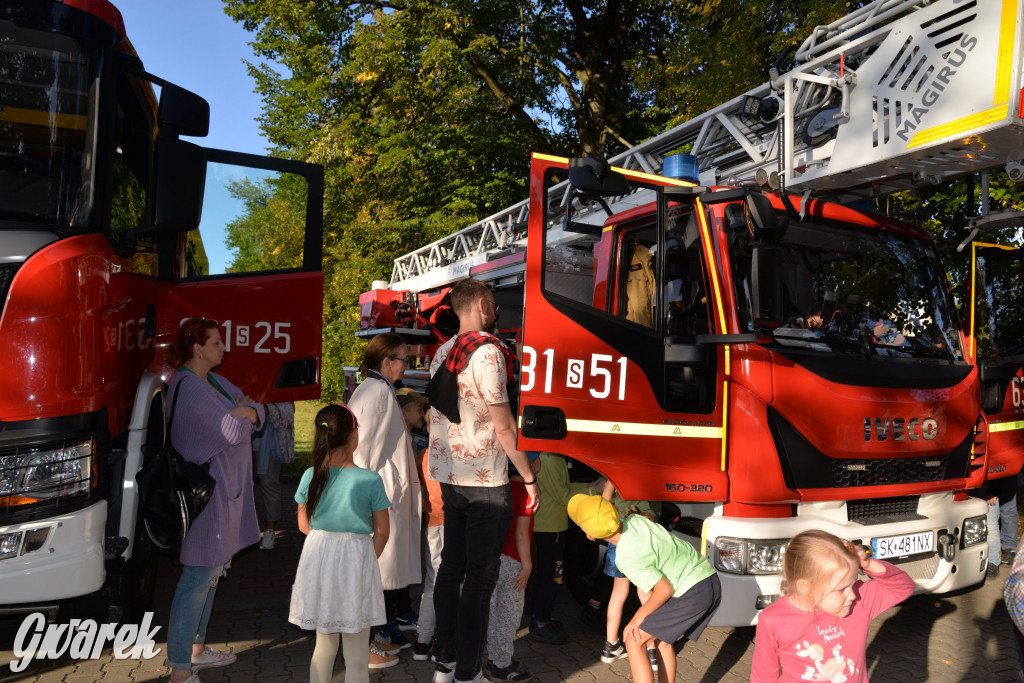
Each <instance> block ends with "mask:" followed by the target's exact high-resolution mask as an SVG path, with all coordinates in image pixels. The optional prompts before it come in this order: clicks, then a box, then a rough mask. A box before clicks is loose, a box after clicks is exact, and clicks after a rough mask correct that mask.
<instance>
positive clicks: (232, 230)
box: [225, 174, 306, 273]
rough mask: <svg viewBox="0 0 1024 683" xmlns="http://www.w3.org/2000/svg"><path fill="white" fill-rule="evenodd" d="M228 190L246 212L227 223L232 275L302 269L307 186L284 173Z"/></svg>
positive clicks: (230, 186)
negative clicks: (231, 257) (231, 255)
mask: <svg viewBox="0 0 1024 683" xmlns="http://www.w3.org/2000/svg"><path fill="white" fill-rule="evenodd" d="M228 191H229V192H230V193H231V196H232V197H234V198H235V199H238V200H240V201H241V202H242V203H243V206H244V213H242V214H241V215H239V217H237V218H235V219H234V220H232V221H229V222H228V224H227V235H226V236H225V244H226V246H227V247H228V248H229V249H231V250H232V252H233V253H234V258H233V259H232V261H231V263H230V264H228V267H227V272H229V273H236V272H238V273H247V272H258V271H264V270H281V269H286V268H301V267H302V246H303V238H304V236H305V226H306V183H305V180H304V179H303V178H302V177H301V176H296V175H294V174H284V175H281V176H278V177H271V178H266V179H263V180H259V181H253V180H250V179H249V178H245V179H243V180H236V181H231V182H230V183H229V184H228Z"/></svg>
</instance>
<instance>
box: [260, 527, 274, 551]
mask: <svg viewBox="0 0 1024 683" xmlns="http://www.w3.org/2000/svg"><path fill="white" fill-rule="evenodd" d="M274 540H275V538H274V530H273V529H264V530H263V535H262V536H260V550H273V549H274Z"/></svg>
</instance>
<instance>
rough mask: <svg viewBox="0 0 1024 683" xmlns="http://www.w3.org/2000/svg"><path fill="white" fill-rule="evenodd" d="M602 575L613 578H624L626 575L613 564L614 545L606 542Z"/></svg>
mask: <svg viewBox="0 0 1024 683" xmlns="http://www.w3.org/2000/svg"><path fill="white" fill-rule="evenodd" d="M604 575H605V576H610V577H612V578H613V579H624V578H626V575H625V574H623V573H622V572H620V571H619V568H618V567H616V566H615V546H614V545H612V544H611V543H609V544H608V552H607V553H606V554H605V556H604Z"/></svg>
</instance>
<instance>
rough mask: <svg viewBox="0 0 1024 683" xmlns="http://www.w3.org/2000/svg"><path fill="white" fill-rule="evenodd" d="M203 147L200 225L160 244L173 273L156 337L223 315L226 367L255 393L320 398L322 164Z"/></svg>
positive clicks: (166, 269) (167, 273)
mask: <svg viewBox="0 0 1024 683" xmlns="http://www.w3.org/2000/svg"><path fill="white" fill-rule="evenodd" d="M185 144H187V143H185ZM202 153H203V156H204V157H205V182H204V183H203V186H202V190H201V192H202V194H201V197H202V207H203V208H202V216H201V218H200V220H199V223H198V228H196V229H194V230H190V231H188V232H179V233H177V234H173V235H170V236H168V237H165V238H163V239H164V240H165V241H167V242H168V244H167V248H166V249H159V247H158V249H159V251H160V252H161V261H160V267H161V279H162V280H165V282H162V283H161V285H162V287H161V290H160V293H159V298H158V304H157V307H156V309H157V314H156V336H157V343H158V345H160V346H166V345H167V344H168V343H169V342H170V341H171V340H172V339H173V338H174V335H175V334H176V332H177V330H178V327H179V326H180V325H181V322H182V320H184V319H186V318H190V317H198V316H203V317H207V318H214V319H215V320H217V321H218V322H219V323H220V331H221V336H222V337H223V339H224V345H225V347H226V349H227V355H226V356H225V360H224V365H223V368H222V370H223V372H224V373H226V374H227V375H228V376H230V377H231V380H232V381H233V382H235V383H236V384H237V385H238V386H239V387H240V388H241V389H242V390H243V391H245V392H246V394H247V395H248V396H251V397H252V398H253V399H254V400H256V401H259V402H261V403H273V402H282V401H301V400H308V399H315V398H319V396H320V359H321V347H322V336H323V335H322V330H323V271H322V267H321V261H322V233H323V169H322V167H320V166H316V165H313V164H306V163H302V162H297V161H290V160H286V159H273V158H268V157H259V156H254V155H248V154H241V153H235V152H225V151H221V150H213V149H205V150H202ZM178 240H183V241H185V250H184V254H185V257H184V259H181V258H180V257H179V256H176V254H180V253H182V252H181V250H180V249H178V248H176V247H177V246H180V245H176V244H174V241H178ZM161 361H162V358H161V357H160V355H159V354H158V358H157V360H156V362H157V363H160V362H161ZM164 369H165V370H166V368H164Z"/></svg>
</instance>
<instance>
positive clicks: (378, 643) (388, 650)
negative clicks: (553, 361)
mask: <svg viewBox="0 0 1024 683" xmlns="http://www.w3.org/2000/svg"><path fill="white" fill-rule="evenodd" d="M373 645H374V647H376V648H377V649H378V650H380V651H381V652H383V653H384V654H386V655H397V654H398V653H399V652H401V651H402V648H401V647H399V646H398V645H394V644H392V643H389V642H386V641H384V640H380V639H378V638H377V636H374V637H373Z"/></svg>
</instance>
